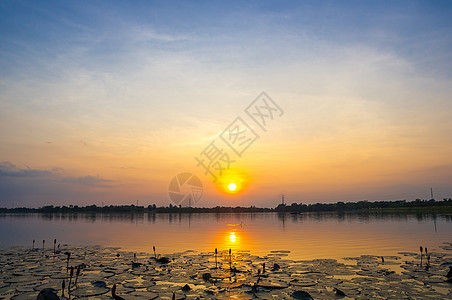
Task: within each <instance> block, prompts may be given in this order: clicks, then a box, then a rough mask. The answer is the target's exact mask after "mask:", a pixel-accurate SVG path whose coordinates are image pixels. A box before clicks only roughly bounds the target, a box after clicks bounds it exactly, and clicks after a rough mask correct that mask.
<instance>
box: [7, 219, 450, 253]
mask: <svg viewBox="0 0 452 300" xmlns="http://www.w3.org/2000/svg"><path fill="white" fill-rule="evenodd" d="M451 223H452V215H448V214H441V215H429V214H416V215H413V214H381V213H378V214H377V213H372V214H369V213H367V214H356V213H355V214H333V213H322V214H303V215H290V214H277V213H263V214H227V213H224V214H123V215H121V214H51V215H46V214H27V215H5V214H3V215H1V214H0V247H1V246H15V245H23V246H30V247H31V241H32V240H43V239H46V240H53V239H54V238H56V239H57V243H61V244H65V243H67V244H88V245H89V244H100V245H102V246H114V247H122V248H123V249H124V250H128V251H143V252H152V247H153V246H156V248H157V252H158V253H160V254H168V253H174V252H181V251H185V250H195V251H200V252H213V251H214V250H215V248H217V249H218V251H225V250H226V251H227V250H229V249H232V250H233V251H239V250H240V251H244V250H249V251H251V253H252V254H254V255H267V254H268V253H270V251H273V250H288V251H291V252H290V257H291V258H292V259H314V258H341V257H350V256H359V255H362V254H372V255H395V254H397V253H398V252H399V251H418V250H419V246H420V244H419V243H420V241H422V246H424V247H428V249H429V250H433V249H434V248H435V247H438V246H439V245H441V244H442V243H443V242H450V241H451V240H450V237H451V236H452V226H450V225H451Z"/></svg>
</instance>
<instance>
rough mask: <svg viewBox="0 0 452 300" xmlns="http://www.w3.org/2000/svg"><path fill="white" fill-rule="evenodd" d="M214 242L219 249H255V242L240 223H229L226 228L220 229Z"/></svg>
mask: <svg viewBox="0 0 452 300" xmlns="http://www.w3.org/2000/svg"><path fill="white" fill-rule="evenodd" d="M213 244H214V245H215V247H216V248H218V250H220V249H221V250H227V249H232V250H235V251H238V250H250V251H252V250H253V249H254V243H253V241H252V239H251V238H250V235H249V233H248V232H247V231H246V228H244V227H243V226H241V225H239V224H228V225H227V227H226V228H225V229H222V230H220V231H218V233H217V234H216V235H215V236H214V241H213Z"/></svg>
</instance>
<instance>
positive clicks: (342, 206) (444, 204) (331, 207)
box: [0, 198, 452, 213]
mask: <svg viewBox="0 0 452 300" xmlns="http://www.w3.org/2000/svg"><path fill="white" fill-rule="evenodd" d="M427 208H428V209H435V208H437V209H442V208H448V209H452V198H444V199H443V200H442V201H435V200H434V199H431V200H421V199H416V200H415V201H406V200H397V201H374V202H371V201H359V202H347V203H344V202H336V203H316V204H302V203H292V204H291V205H286V204H279V205H278V206H277V207H275V208H261V207H255V206H249V207H240V206H237V207H224V206H217V207H212V208H206V207H182V206H176V205H172V204H170V205H169V206H159V207H157V206H156V205H155V204H153V205H149V206H147V207H145V206H138V205H133V204H132V205H109V206H97V205H95V204H93V205H88V206H78V205H69V206H53V205H47V206H43V207H40V208H27V207H17V208H0V213H87V212H89V213H145V212H146V213H247V212H248V213H249V212H292V213H301V212H323V211H362V210H376V209H427Z"/></svg>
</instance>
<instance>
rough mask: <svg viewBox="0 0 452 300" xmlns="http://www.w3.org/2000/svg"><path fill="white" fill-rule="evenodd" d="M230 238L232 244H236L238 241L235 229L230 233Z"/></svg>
mask: <svg viewBox="0 0 452 300" xmlns="http://www.w3.org/2000/svg"><path fill="white" fill-rule="evenodd" d="M229 240H230V241H231V243H232V244H235V242H236V241H237V237H236V236H235V232H234V231H232V232H231V233H230V234H229Z"/></svg>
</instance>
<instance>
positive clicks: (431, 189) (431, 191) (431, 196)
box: [430, 188, 435, 200]
mask: <svg viewBox="0 0 452 300" xmlns="http://www.w3.org/2000/svg"><path fill="white" fill-rule="evenodd" d="M432 199H435V198H433V188H430V200H432Z"/></svg>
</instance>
